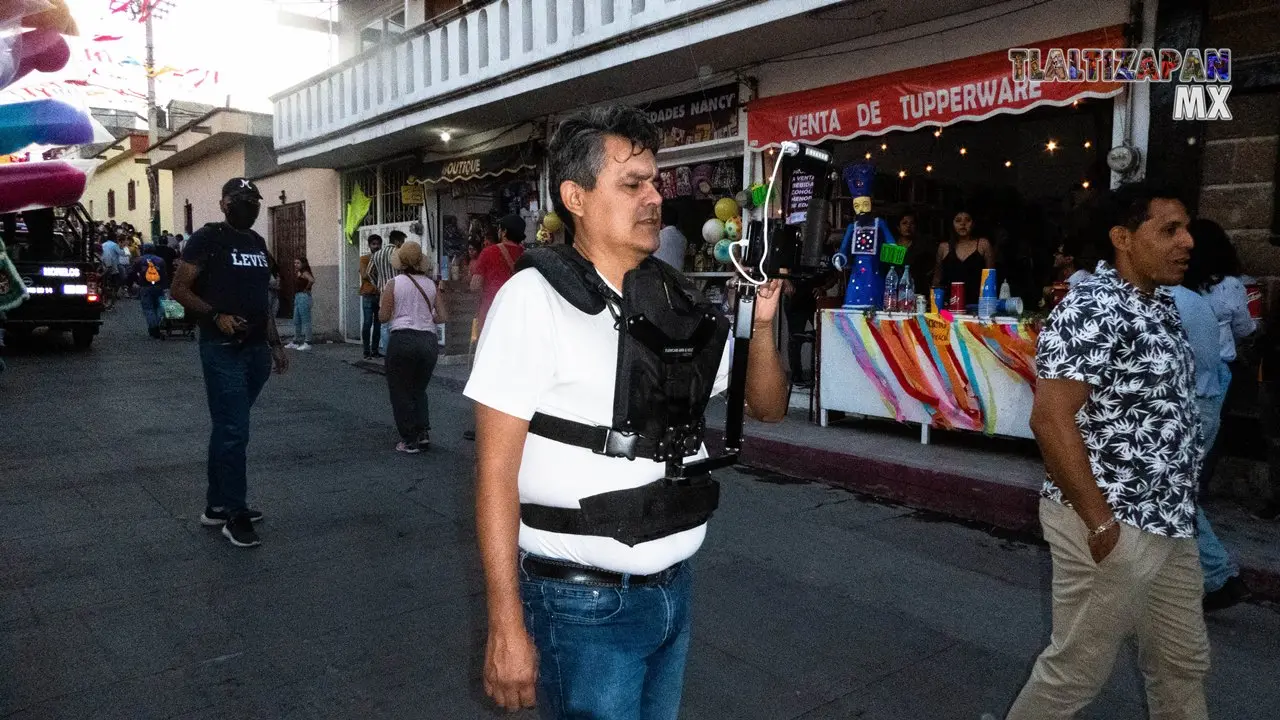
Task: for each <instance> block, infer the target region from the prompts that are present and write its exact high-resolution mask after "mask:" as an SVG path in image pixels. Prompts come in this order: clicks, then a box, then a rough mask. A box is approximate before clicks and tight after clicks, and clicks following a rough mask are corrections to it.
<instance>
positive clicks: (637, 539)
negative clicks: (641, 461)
mask: <svg viewBox="0 0 1280 720" xmlns="http://www.w3.org/2000/svg"><path fill="white" fill-rule="evenodd" d="M579 504H580V505H581V506H582V507H581V508H559V507H550V506H547V505H534V504H532V503H521V504H520V521H521V522H523V523H524V524H525V525H528V526H529V527H531V528H536V529H538V530H545V531H547V532H554V533H564V534H568V535H595V536H600V537H611V538H613V539H614V540H617V541H618V542H620V543H622V544H624V545H628V546H631V547H634V546H636V545H638V544H640V543H642V542H649V541H651V540H657V539H659V538H664V537H666V536H668V535H674V534H675V533H678V532H684V531H685V530H689V529H692V528H695V527H698V526H699V525H702V524H703V523H705V522H707V520H708V519H710V517H711V515H712V514H713V513H714V512H715V510H716V508H717V507H718V506H719V504H720V485H719V483H717V482H716V481H715V480H712V479H711V476H710V475H705V474H704V475H696V476H694V477H692V478H686V479H680V480H670V479H666V478H664V479H662V480H657V481H655V482H651V483H649V484H648V485H641V486H640V487H636V488H630V489H627V490H615V491H613V492H607V493H601V494H599V495H592V496H591V497H585V498H582V500H580V501H579Z"/></svg>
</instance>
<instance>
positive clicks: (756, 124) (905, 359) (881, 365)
mask: <svg viewBox="0 0 1280 720" xmlns="http://www.w3.org/2000/svg"><path fill="white" fill-rule="evenodd" d="M1124 45H1125V36H1124V33H1123V29H1122V28H1121V27H1119V26H1116V27H1109V28H1103V29H1098V30H1094V31H1090V32H1085V33H1079V34H1076V35H1071V36H1067V37H1061V38H1056V39H1052V40H1047V41H1044V42H1040V43H1033V44H1031V47H1039V48H1040V49H1041V51H1042V53H1044V55H1045V56H1046V57H1047V54H1048V53H1047V51H1048V49H1050V48H1064V49H1065V48H1108V47H1122V46H1124ZM1121 90H1122V87H1121V85H1120V84H1119V83H1115V82H1102V81H1101V80H1099V79H1094V80H1090V79H1088V77H1087V76H1086V75H1084V74H1081V75H1080V79H1079V81H1077V82H1060V83H1043V82H1041V83H1038V82H1031V81H1027V80H1018V79H1015V78H1014V76H1013V73H1012V72H1011V62H1010V60H1009V56H1008V53H1007V52H1006V51H999V52H992V53H987V54H983V55H979V56H975V57H970V58H966V59H961V60H955V61H952V62H947V63H940V64H937V65H932V66H927V67H920V68H914V69H910V70H904V71H900V72H895V73H891V74H888V75H884V76H881V77H877V78H867V79H861V80H857V81H854V82H848V83H842V84H838V85H833V86H829V87H825V88H818V89H815V90H807V91H801V92H794V93H789V94H786V95H779V96H774V97H766V98H762V99H760V100H757V101H755V102H752V103H751V104H750V106H749V108H748V134H749V144H750V145H751V146H752V147H753V148H759V149H767V148H771V147H777V146H779V145H780V144H781V143H782V142H784V141H788V140H796V141H801V142H804V143H809V144H816V145H820V146H822V147H823V148H825V149H827V150H829V151H831V153H832V155H833V158H834V162H835V163H836V165H837V168H838V169H839V170H841V171H843V170H844V169H845V168H847V167H848V166H851V165H854V164H857V163H870V164H873V165H874V166H875V179H874V181H873V190H872V198H873V212H874V213H875V214H877V215H879V216H881V217H883V218H885V219H886V220H887V221H888V226H889V227H890V229H891V232H893V233H895V234H897V233H898V232H899V230H898V222H897V221H898V219H899V218H900V217H901V216H902V215H904V214H911V215H912V216H914V218H915V220H916V225H917V227H918V231H917V233H916V235H915V237H914V239H913V243H920V244H921V246H920V247H917V248H915V250H914V251H913V252H911V256H912V257H913V258H915V259H916V260H915V261H916V262H918V263H924V264H927V265H928V266H929V267H924V268H920V267H917V268H913V269H912V271H911V275H912V276H913V277H915V278H919V280H920V282H919V283H917V288H916V292H917V293H919V294H920V295H928V294H929V287H930V286H931V285H934V284H935V283H936V276H935V275H934V268H933V267H932V266H933V264H934V263H935V262H936V260H937V259H938V257H939V253H938V251H937V249H938V247H939V246H941V247H942V248H943V254H944V255H945V254H947V253H948V251H949V248H950V240H951V239H952V237H953V235H952V233H953V230H952V220H953V219H954V217H955V216H956V214H957V213H958V212H959V211H964V212H967V213H969V214H970V215H971V216H972V218H973V221H974V223H975V228H974V236H976V237H980V238H985V239H986V240H988V241H989V244H990V245H991V247H992V248H993V250H994V256H995V257H994V270H995V272H996V278H997V286H999V285H1002V284H1004V283H1005V282H1007V283H1008V284H1009V286H1010V294H1011V296H1012V299H1017V300H1020V301H1021V306H1022V308H1023V312H1022V313H1020V314H1017V315H1015V314H1014V313H1012V312H1010V313H1008V314H1007V315H1005V316H1004V317H996V318H994V319H988V320H986V321H980V320H979V318H978V317H977V316H976V314H975V312H974V311H975V310H976V308H974V307H973V305H971V304H972V303H976V302H977V298H967V299H966V301H967V302H966V303H965V304H966V306H967V307H965V308H964V309H963V310H958V311H956V312H946V311H943V312H939V313H921V314H916V313H914V312H911V313H886V312H883V311H881V312H868V311H863V310H853V309H825V310H822V311H820V313H819V318H818V321H817V323H816V325H817V329H818V330H817V335H818V340H817V343H818V346H819V351H818V362H817V368H816V370H817V374H818V378H819V379H818V383H817V397H816V406H817V408H818V409H819V419H820V421H821V422H822V423H823V424H825V423H826V421H827V419H828V418H829V412H830V411H840V412H845V413H854V414H858V415H864V416H873V417H884V418H890V419H896V420H898V421H904V422H913V423H920V424H921V425H922V428H923V430H922V437H923V439H926V440H927V437H928V432H927V431H928V428H929V427H938V428H946V429H960V430H970V431H981V432H986V433H988V434H999V435H1010V436H1020V437H1030V431H1029V429H1028V427H1027V420H1028V417H1029V413H1030V407H1031V394H1032V387H1033V383H1034V366H1033V363H1034V343H1035V336H1036V328H1037V321H1038V318H1039V317H1042V311H1041V307H1042V300H1043V299H1044V288H1045V287H1046V286H1048V285H1051V284H1052V282H1053V281H1054V280H1055V279H1056V278H1055V277H1054V275H1055V273H1057V272H1061V269H1060V268H1055V267H1054V261H1053V257H1054V253H1055V250H1057V249H1058V248H1059V247H1060V246H1061V245H1062V242H1063V241H1064V239H1065V229H1066V228H1067V227H1068V218H1069V216H1070V214H1071V211H1072V210H1073V208H1075V207H1076V206H1077V205H1078V204H1079V203H1081V202H1083V201H1084V199H1085V198H1086V197H1087V196H1088V195H1089V194H1090V193H1092V192H1096V191H1098V190H1099V189H1105V188H1106V187H1107V185H1108V181H1109V179H1110V170H1109V169H1108V167H1107V164H1106V151H1107V150H1108V149H1110V148H1111V146H1112V137H1113V132H1112V130H1113V128H1112V118H1113V108H1112V98H1114V97H1115V96H1116V95H1118V94H1119V93H1120V92H1121ZM851 219H852V203H851V197H850V190H849V188H847V187H845V183H844V182H843V181H842V182H840V183H839V189H838V191H837V193H836V196H835V198H834V199H833V203H832V214H831V216H830V217H828V218H826V220H827V221H828V222H830V227H831V228H832V236H831V237H832V240H834V241H836V242H838V241H839V239H840V238H841V236H842V235H843V231H844V228H845V227H846V225H848V223H849V222H850V221H851ZM832 249H833V250H834V247H833V248H832ZM890 267H895V266H893V265H890V264H883V265H882V267H881V272H882V273H887V272H888V269H889V268H890ZM895 270H896V273H899V274H900V273H903V272H904V268H903V267H902V266H901V265H898V266H896V267H895ZM846 281H847V278H841V282H840V283H839V285H838V287H839V288H840V292H839V294H840V295H841V296H842V295H843V287H844V283H845V282H846ZM836 304H838V301H836ZM1017 306H1018V303H1008V304H1007V305H1005V307H1006V308H1013V309H1016V308H1017Z"/></svg>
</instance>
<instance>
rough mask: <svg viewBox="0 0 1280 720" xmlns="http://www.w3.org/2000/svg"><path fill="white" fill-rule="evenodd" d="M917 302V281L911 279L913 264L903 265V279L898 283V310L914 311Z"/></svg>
mask: <svg viewBox="0 0 1280 720" xmlns="http://www.w3.org/2000/svg"><path fill="white" fill-rule="evenodd" d="M915 304H916V283H915V281H914V280H912V279H911V266H910V265H904V266H903V267H902V280H901V281H900V282H899V283H898V310H899V311H900V312H905V313H909V312H913V311H914V310H915Z"/></svg>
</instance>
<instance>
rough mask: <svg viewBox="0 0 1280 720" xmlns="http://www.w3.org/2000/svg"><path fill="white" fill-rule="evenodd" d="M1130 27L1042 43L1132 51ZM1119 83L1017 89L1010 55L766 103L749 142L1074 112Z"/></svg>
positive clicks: (751, 109)
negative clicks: (1048, 109)
mask: <svg viewBox="0 0 1280 720" xmlns="http://www.w3.org/2000/svg"><path fill="white" fill-rule="evenodd" d="M1124 43H1125V40H1124V30H1123V27H1122V26H1114V27H1109V28H1101V29H1099V30H1091V31H1089V32H1084V33H1079V34H1077V35H1068V36H1067V37H1061V38H1057V39H1054V40H1046V41H1044V42H1039V43H1035V44H1034V45H1033V47H1038V48H1040V50H1041V54H1042V56H1044V54H1045V53H1046V51H1047V49H1048V48H1063V49H1067V48H1118V47H1124ZM1121 85H1122V84H1121V83H1117V82H1101V81H1096V82H1032V81H1023V82H1015V81H1014V80H1013V72H1012V65H1011V63H1010V61H1009V54H1008V51H1004V50H1002V51H1000V52H993V53H988V54H986V55H979V56H977V57H971V58H966V59H963V60H953V61H951V62H945V63H939V64H937V65H929V66H927V67H920V68H912V69H910V70H902V71H900V72H895V73H890V74H888V75H881V76H880V77H874V78H867V79H863V80H853V81H851V82H846V83H841V84H839V85H829V86H827V87H824V88H818V89H816V90H802V91H800V92H793V93H788V94H786V95H777V96H774V97H766V98H761V99H759V100H755V101H753V102H751V103H749V104H748V105H747V137H748V138H749V139H750V142H751V145H752V146H753V147H769V146H776V145H778V144H779V143H781V142H783V141H784V140H803V141H805V142H821V141H823V140H848V139H850V138H854V137H861V136H874V135H883V134H884V133H887V132H890V131H893V130H915V129H917V128H921V127H926V126H929V127H933V126H945V125H950V124H952V123H957V122H960V121H963V120H984V119H986V118H988V117H991V116H992V115H996V114H1000V113H1013V114H1016V113H1024V112H1026V111H1028V110H1030V109H1031V108H1034V107H1039V106H1041V105H1068V104H1070V103H1071V102H1072V101H1074V100H1079V99H1081V98H1086V97H1094V98H1102V97H1111V96H1113V95H1116V94H1117V93H1119V92H1120V89H1121Z"/></svg>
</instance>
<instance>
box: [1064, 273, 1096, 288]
mask: <svg viewBox="0 0 1280 720" xmlns="http://www.w3.org/2000/svg"><path fill="white" fill-rule="evenodd" d="M1091 277H1093V273H1091V272H1089V271H1088V270H1084V269H1080V270H1077V271H1075V272H1073V273H1071V277H1069V278H1067V287H1075V286H1076V285H1078V284H1079V283H1082V282H1084V281H1085V280H1088V279H1089V278H1091Z"/></svg>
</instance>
